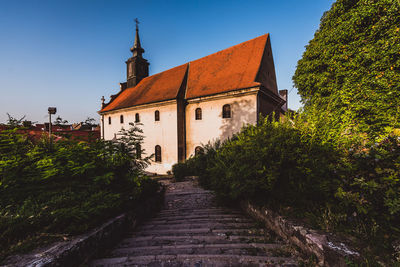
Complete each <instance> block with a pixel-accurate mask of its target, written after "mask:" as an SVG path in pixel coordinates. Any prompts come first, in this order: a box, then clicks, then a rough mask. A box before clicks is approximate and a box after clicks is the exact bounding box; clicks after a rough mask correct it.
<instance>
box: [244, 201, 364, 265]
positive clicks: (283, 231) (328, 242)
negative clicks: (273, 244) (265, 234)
mask: <svg viewBox="0 0 400 267" xmlns="http://www.w3.org/2000/svg"><path fill="white" fill-rule="evenodd" d="M241 207H242V209H243V210H244V211H245V212H246V213H247V214H248V215H250V216H251V217H253V218H255V219H257V220H259V221H262V222H264V223H265V226H266V227H267V228H269V229H271V230H272V231H274V232H275V233H276V234H278V235H279V236H281V237H282V238H283V239H284V240H288V241H289V242H290V243H292V244H295V245H296V246H298V247H299V248H300V249H301V250H302V251H303V252H304V253H306V254H307V255H314V256H315V257H316V258H317V260H318V264H319V265H320V266H327V267H333V266H335V267H342V266H343V267H344V266H348V263H349V262H353V263H358V262H360V261H361V257H360V254H359V253H358V252H357V251H356V250H354V249H352V248H350V246H349V245H346V244H345V243H343V242H340V241H338V240H337V239H336V238H335V237H334V236H332V235H330V234H327V233H323V232H321V231H315V230H311V229H308V228H306V227H305V226H303V225H299V224H296V223H294V222H292V221H290V220H288V219H286V218H284V217H282V216H279V215H278V214H276V213H275V212H273V211H271V210H269V209H267V208H260V207H256V206H255V205H253V204H252V203H250V202H248V201H243V202H242V203H241Z"/></svg>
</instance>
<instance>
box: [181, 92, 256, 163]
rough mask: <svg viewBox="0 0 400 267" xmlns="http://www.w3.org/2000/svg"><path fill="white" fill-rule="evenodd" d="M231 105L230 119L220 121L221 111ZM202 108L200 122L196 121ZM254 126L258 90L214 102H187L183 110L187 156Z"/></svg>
mask: <svg viewBox="0 0 400 267" xmlns="http://www.w3.org/2000/svg"><path fill="white" fill-rule="evenodd" d="M225 104H229V105H231V118H222V107H223V106H224V105H225ZM196 108H201V110H202V119H201V120H196V119H195V110H196ZM256 122H257V90H247V91H246V90H244V91H242V92H239V93H238V94H232V93H231V94H227V95H224V96H219V98H218V97H213V98H208V99H207V98H199V99H194V100H190V101H189V104H188V105H187V107H186V151H187V152H186V155H187V157H190V156H191V155H194V150H195V148H196V147H197V146H201V145H202V144H207V143H208V141H211V142H213V141H215V140H216V139H220V140H225V139H226V138H228V137H230V136H232V134H234V133H236V132H238V131H240V129H241V128H242V126H243V125H245V124H255V123H256Z"/></svg>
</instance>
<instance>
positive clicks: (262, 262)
mask: <svg viewBox="0 0 400 267" xmlns="http://www.w3.org/2000/svg"><path fill="white" fill-rule="evenodd" d="M299 262H300V258H299V256H298V253H297V252H296V250H295V249H293V247H291V246H289V245H287V244H285V243H284V242H283V241H282V240H279V238H277V237H276V236H275V235H274V234H272V233H271V232H269V231H267V230H265V229H264V228H263V227H262V225H259V224H258V223H257V222H255V221H253V220H251V219H249V218H247V217H245V216H243V215H242V213H241V212H240V211H238V210H233V209H229V208H225V207H219V206H218V205H217V204H216V203H215V199H214V195H213V193H212V192H211V191H206V190H203V189H201V188H199V187H198V186H197V185H196V183H195V182H193V181H185V182H179V183H171V184H169V185H167V190H166V194H165V204H164V208H163V210H162V211H161V212H159V213H158V214H157V215H156V216H155V217H154V218H152V219H151V220H149V221H147V222H145V223H144V224H143V225H142V226H140V227H138V228H136V229H135V231H134V232H131V233H126V235H125V239H123V240H122V241H121V242H120V243H119V244H118V245H117V247H115V248H113V249H112V250H110V251H109V252H108V253H106V255H104V257H103V258H99V259H94V260H92V261H91V262H90V263H89V265H90V266H149V265H150V266H298V264H299Z"/></svg>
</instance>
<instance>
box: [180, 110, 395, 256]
mask: <svg viewBox="0 0 400 267" xmlns="http://www.w3.org/2000/svg"><path fill="white" fill-rule="evenodd" d="M318 121H319V119H318ZM312 123H313V121H306V120H305V118H304V117H303V115H302V114H300V115H298V116H296V117H295V118H294V119H290V120H289V119H288V118H285V119H284V120H283V121H280V122H276V121H269V120H268V119H266V120H265V121H263V122H262V123H260V124H259V125H257V126H247V127H245V128H243V129H242V130H241V132H240V133H238V134H237V135H235V136H234V137H232V138H231V139H229V140H227V141H225V142H224V143H223V144H219V145H217V146H215V147H214V148H213V149H205V153H204V154H202V155H198V156H196V157H193V158H191V159H189V160H188V161H186V165H187V166H184V165H185V164H182V163H181V164H180V168H181V169H184V170H185V173H187V174H190V175H198V176H200V183H201V185H203V186H204V187H206V188H208V189H211V190H215V191H216V194H217V196H218V197H219V199H221V200H224V201H225V202H226V203H236V202H237V201H241V200H251V201H252V202H255V203H256V204H259V205H264V206H268V207H269V208H272V209H275V210H276V211H278V212H281V213H282V212H283V213H284V214H286V215H289V216H296V217H298V218H301V219H302V220H303V221H305V222H308V223H310V224H311V225H312V226H313V227H318V228H320V229H323V230H327V231H340V232H345V233H347V234H350V235H353V236H356V237H358V238H360V239H361V240H362V243H363V246H364V247H366V250H365V251H368V252H367V253H370V254H372V255H374V256H375V255H380V254H385V253H386V255H390V253H392V252H393V247H392V244H393V242H394V241H395V240H398V239H399V238H400V228H399V227H398V225H400V219H399V218H400V137H399V131H398V130H397V134H396V131H395V132H394V133H392V134H391V135H390V136H388V137H387V138H384V139H383V141H381V142H379V143H374V144H368V142H367V140H366V139H365V137H363V136H361V135H355V134H349V135H343V136H342V137H341V138H340V139H339V140H336V141H335V142H333V141H332V139H333V137H332V135H330V133H329V131H325V132H323V131H318V127H315V128H314V126H315V125H317V124H315V125H314V126H313V124H312ZM310 125H311V126H312V127H310ZM208 147H209V148H210V147H212V146H210V145H209V146H208ZM383 251H384V252H383Z"/></svg>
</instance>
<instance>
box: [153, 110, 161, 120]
mask: <svg viewBox="0 0 400 267" xmlns="http://www.w3.org/2000/svg"><path fill="white" fill-rule="evenodd" d="M154 120H155V121H159V120H160V111H158V110H156V111H154Z"/></svg>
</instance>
